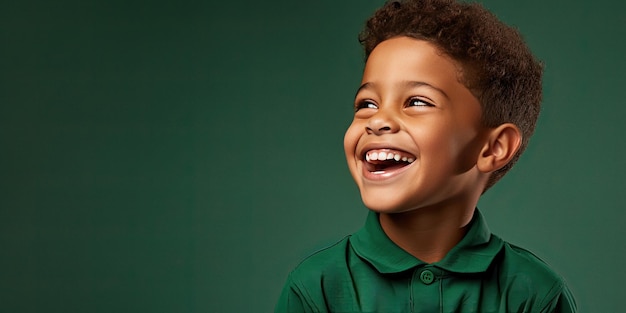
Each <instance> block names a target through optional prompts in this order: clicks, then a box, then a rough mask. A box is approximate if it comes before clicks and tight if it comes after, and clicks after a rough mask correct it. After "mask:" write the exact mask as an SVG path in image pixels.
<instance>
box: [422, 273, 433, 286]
mask: <svg viewBox="0 0 626 313" xmlns="http://www.w3.org/2000/svg"><path fill="white" fill-rule="evenodd" d="M420 280H421V281H422V282H423V283H424V284H426V285H430V284H431V283H432V282H433V281H434V280H435V274H433V272H431V271H429V270H424V271H423V272H422V273H421V274H420Z"/></svg>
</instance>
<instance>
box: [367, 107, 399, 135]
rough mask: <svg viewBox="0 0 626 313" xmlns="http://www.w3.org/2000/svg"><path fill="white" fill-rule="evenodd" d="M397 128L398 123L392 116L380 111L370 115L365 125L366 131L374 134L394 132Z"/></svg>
mask: <svg viewBox="0 0 626 313" xmlns="http://www.w3.org/2000/svg"><path fill="white" fill-rule="evenodd" d="M399 129H400V127H399V125H398V123H397V122H396V121H395V120H394V119H393V118H391V117H390V116H388V115H386V114H383V113H380V112H379V113H378V114H376V115H374V116H372V117H371V118H370V119H369V121H368V122H367V125H366V126H365V130H366V131H367V133H368V134H374V135H382V134H386V133H395V132H397V131H398V130H399Z"/></svg>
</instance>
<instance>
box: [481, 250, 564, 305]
mask: <svg viewBox="0 0 626 313" xmlns="http://www.w3.org/2000/svg"><path fill="white" fill-rule="evenodd" d="M503 242H504V245H503V247H502V251H501V252H500V257H499V259H497V260H495V262H494V264H493V266H494V272H495V273H497V274H498V276H499V277H500V280H501V281H506V286H509V287H510V288H512V289H524V290H525V291H530V290H534V291H535V292H537V293H539V294H550V293H552V292H557V291H558V290H561V289H562V288H564V286H565V285H566V284H565V280H564V279H563V277H561V276H560V275H559V274H557V272H555V271H554V270H553V269H552V268H551V267H550V265H548V264H547V263H546V262H545V261H544V260H542V259H541V258H539V257H538V256H537V255H535V254H534V253H532V252H530V251H529V250H527V249H524V248H522V247H520V246H517V245H514V244H511V243H509V242H506V241H503Z"/></svg>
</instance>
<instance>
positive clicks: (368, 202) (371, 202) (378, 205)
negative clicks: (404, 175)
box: [361, 196, 411, 214]
mask: <svg viewBox="0 0 626 313" xmlns="http://www.w3.org/2000/svg"><path fill="white" fill-rule="evenodd" d="M361 199H362V200H363V204H365V207H367V208H368V209H370V210H372V211H374V212H376V213H383V214H394V213H403V212H407V211H410V210H411V209H410V208H407V207H406V204H405V203H404V202H403V201H398V199H393V198H390V197H375V196H369V197H368V196H362V197H361Z"/></svg>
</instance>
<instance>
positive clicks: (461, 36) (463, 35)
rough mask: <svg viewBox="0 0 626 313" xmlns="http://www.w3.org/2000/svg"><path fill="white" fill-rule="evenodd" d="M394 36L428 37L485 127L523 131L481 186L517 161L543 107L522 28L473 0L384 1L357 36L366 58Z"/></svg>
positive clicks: (538, 66)
mask: <svg viewBox="0 0 626 313" xmlns="http://www.w3.org/2000/svg"><path fill="white" fill-rule="evenodd" d="M398 36H407V37H412V38H416V39H420V40H425V41H428V42H430V43H432V44H434V45H435V46H437V47H438V49H439V50H441V52H443V53H444V54H446V55H448V56H450V57H452V58H453V59H454V60H456V61H457V62H458V63H459V64H460V65H461V68H462V69H461V73H460V74H461V75H460V77H461V78H460V79H461V82H462V83H463V84H464V85H465V86H466V87H467V88H468V89H469V90H470V91H471V92H472V94H473V95H474V96H475V97H476V98H477V99H478V100H479V101H480V103H481V107H482V122H483V125H485V126H486V127H497V126H498V125H501V124H503V123H513V124H515V125H516V126H517V127H518V128H519V129H520V131H521V132H522V143H521V146H520V149H519V150H518V152H517V153H516V155H515V156H514V157H513V159H512V160H511V161H510V162H509V163H508V164H507V165H505V166H504V167H502V168H501V169H499V170H497V171H495V172H493V173H492V174H491V176H490V178H489V181H488V182H487V185H486V186H485V189H484V191H486V190H487V189H489V188H490V187H491V186H493V184H495V183H496V182H497V181H498V180H499V179H500V178H502V176H503V175H504V174H505V173H506V172H507V171H508V170H509V169H511V167H512V166H513V164H514V163H515V162H516V161H517V160H518V158H519V156H520V155H521V153H522V152H523V151H524V150H525V148H526V146H527V145H528V140H529V138H530V137H531V136H532V134H533V132H534V130H535V124H536V122H537V118H538V117H539V111H540V107H541V96H542V95H541V93H542V90H541V77H542V74H543V65H542V63H541V62H539V61H538V60H537V59H536V58H535V57H534V56H533V54H532V52H531V51H530V49H529V48H528V46H527V45H526V43H525V42H524V40H523V38H522V36H521V35H520V33H519V32H518V31H517V30H516V29H514V28H512V27H510V26H507V25H506V24H504V23H503V22H501V21H500V20H498V18H497V17H496V16H495V15H493V14H492V13H491V12H489V11H487V9H485V8H484V7H483V6H481V5H480V4H477V3H464V2H456V1H454V0H401V1H388V2H387V3H386V4H385V5H384V6H383V7H381V8H380V9H378V10H377V11H376V12H375V13H374V15H373V16H372V17H370V18H369V19H368V20H367V22H366V25H365V28H364V29H363V31H362V32H361V33H360V35H359V41H360V42H361V44H362V45H363V47H364V49H365V58H366V60H367V58H368V57H369V55H370V53H371V52H372V50H374V48H375V47H376V46H377V45H378V44H379V43H381V42H383V41H385V40H387V39H390V38H393V37H398Z"/></svg>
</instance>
